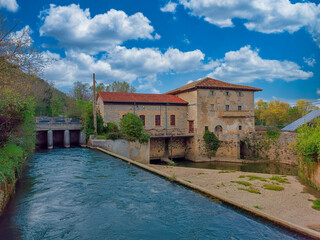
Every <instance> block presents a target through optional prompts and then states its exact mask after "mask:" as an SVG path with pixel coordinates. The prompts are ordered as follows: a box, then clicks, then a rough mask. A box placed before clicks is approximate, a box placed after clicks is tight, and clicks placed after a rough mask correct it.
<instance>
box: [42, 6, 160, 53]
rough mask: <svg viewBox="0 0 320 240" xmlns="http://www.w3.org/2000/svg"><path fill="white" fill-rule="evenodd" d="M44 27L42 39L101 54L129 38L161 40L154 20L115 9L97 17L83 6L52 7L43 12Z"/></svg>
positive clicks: (140, 14)
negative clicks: (51, 38) (46, 38)
mask: <svg viewBox="0 0 320 240" xmlns="http://www.w3.org/2000/svg"><path fill="white" fill-rule="evenodd" d="M40 17H41V19H42V20H43V25H42V26H41V27H40V35H41V36H51V37H54V38H56V39H57V40H58V41H59V42H60V44H61V45H63V46H65V47H68V48H72V49H81V50H82V51H86V52H90V53H97V52H100V51H106V50H107V49H108V48H110V47H111V46H115V45H119V44H121V43H123V42H125V41H126V40H129V39H159V37H160V35H156V36H155V37H153V36H152V33H153V32H154V29H153V27H152V26H151V25H150V21H149V19H148V18H146V17H145V16H144V15H143V14H142V13H139V12H138V13H135V14H133V15H131V16H128V15H127V14H126V13H125V12H123V11H117V10H114V9H111V10H109V11H108V12H107V13H104V14H98V15H96V16H94V17H93V18H92V17H91V16H90V11H89V9H88V8H87V9H85V10H83V9H81V8H80V6H79V5H76V4H71V5H69V6H56V5H54V4H51V5H50V8H49V9H47V10H44V11H42V12H41V13H40Z"/></svg>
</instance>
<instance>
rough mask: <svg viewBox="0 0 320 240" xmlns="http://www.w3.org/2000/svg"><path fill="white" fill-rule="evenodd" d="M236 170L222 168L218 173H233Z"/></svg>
mask: <svg viewBox="0 0 320 240" xmlns="http://www.w3.org/2000/svg"><path fill="white" fill-rule="evenodd" d="M233 172H236V170H221V171H219V172H218V173H233Z"/></svg>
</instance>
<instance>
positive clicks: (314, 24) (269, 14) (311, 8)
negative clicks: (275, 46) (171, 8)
mask: <svg viewBox="0 0 320 240" xmlns="http://www.w3.org/2000/svg"><path fill="white" fill-rule="evenodd" d="M180 4H182V5H183V6H184V7H185V8H186V9H189V10H190V14H192V15H194V16H198V17H201V18H202V17H203V18H204V20H205V21H207V22H209V23H211V24H214V25H217V26H219V27H233V26H234V24H233V19H235V18H240V19H244V20H246V22H245V23H244V25H245V26H246V28H247V29H249V30H253V31H258V32H262V33H280V32H284V31H287V32H289V33H294V32H296V31H298V30H299V29H301V28H302V27H305V28H306V29H307V31H309V33H311V35H312V37H313V39H314V41H315V42H316V43H317V44H318V46H320V5H319V4H318V5H316V4H315V3H310V2H303V3H295V4H292V3H291V2H290V1H289V0H264V1H261V0H229V1H221V0H180Z"/></svg>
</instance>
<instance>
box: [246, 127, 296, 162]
mask: <svg viewBox="0 0 320 240" xmlns="http://www.w3.org/2000/svg"><path fill="white" fill-rule="evenodd" d="M296 135H297V133H295V132H280V135H279V137H278V138H275V139H273V138H270V137H269V136H268V134H267V132H266V131H258V132H252V133H249V134H247V136H246V137H245V138H242V139H241V147H240V148H241V150H240V151H241V153H240V154H241V157H242V158H244V159H251V160H258V159H265V160H272V161H279V162H280V163H286V164H291V165H298V156H297V154H296V152H295V149H294V146H293V144H294V142H295V140H296Z"/></svg>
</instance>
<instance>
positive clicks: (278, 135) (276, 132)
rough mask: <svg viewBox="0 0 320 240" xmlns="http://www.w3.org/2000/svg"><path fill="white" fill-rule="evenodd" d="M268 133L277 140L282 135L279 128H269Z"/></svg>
mask: <svg viewBox="0 0 320 240" xmlns="http://www.w3.org/2000/svg"><path fill="white" fill-rule="evenodd" d="M266 135H267V137H268V138H270V139H272V140H274V141H276V140H278V139H279V137H280V131H277V130H267V131H266Z"/></svg>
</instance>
